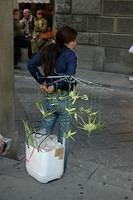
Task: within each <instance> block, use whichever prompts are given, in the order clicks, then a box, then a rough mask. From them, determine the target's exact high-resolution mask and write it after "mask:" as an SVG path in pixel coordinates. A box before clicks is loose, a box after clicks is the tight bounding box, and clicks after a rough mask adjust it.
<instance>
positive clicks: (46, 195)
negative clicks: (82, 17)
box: [0, 68, 133, 200]
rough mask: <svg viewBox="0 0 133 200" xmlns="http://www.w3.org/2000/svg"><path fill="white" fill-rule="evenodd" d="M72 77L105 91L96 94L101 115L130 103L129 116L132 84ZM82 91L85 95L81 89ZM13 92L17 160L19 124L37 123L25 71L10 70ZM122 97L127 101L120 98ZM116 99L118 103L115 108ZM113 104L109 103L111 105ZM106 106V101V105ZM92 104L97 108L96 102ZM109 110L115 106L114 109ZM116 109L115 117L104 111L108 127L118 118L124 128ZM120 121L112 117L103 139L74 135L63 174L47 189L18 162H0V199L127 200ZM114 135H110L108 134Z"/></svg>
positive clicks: (34, 90) (85, 74) (97, 75)
mask: <svg viewBox="0 0 133 200" xmlns="http://www.w3.org/2000/svg"><path fill="white" fill-rule="evenodd" d="M77 77H79V78H80V79H83V80H84V83H85V85H90V86H93V90H94V92H95V93H96V92H97V91H96V90H97V86H98V90H100V88H106V89H107V91H102V98H103V105H104V106H105V107H103V106H102V109H103V112H105V113H106V112H110V111H111V110H113V109H114V110H115V109H117V107H118V105H120V109H122V107H123V106H122V105H125V103H126V102H128V103H130V107H129V104H128V107H127V109H128V110H130V111H132V110H131V108H132V105H133V101H132V99H133V98H132V97H133V96H132V89H133V83H132V82H130V81H129V80H128V75H123V74H113V73H103V72H94V71H86V70H78V72H77ZM108 89H109V91H108ZM110 89H112V90H110ZM79 90H80V91H81V93H82V91H83V90H84V89H83V88H82V87H79ZM85 90H86V91H87V90H88V89H87V87H85ZM91 91H92V90H91ZM119 91H120V92H119ZM121 91H122V93H121ZM15 92H16V95H15V102H16V128H17V130H18V131H19V141H18V142H19V144H18V145H19V149H20V154H21V156H22V157H23V156H24V155H25V150H24V142H25V136H24V130H23V127H22V120H28V121H30V122H31V124H33V125H34V126H35V127H37V126H38V125H39V123H40V120H41V116H40V114H39V112H38V111H36V109H35V106H34V103H33V101H34V100H36V99H39V98H40V93H39V92H38V85H37V84H36V82H35V81H34V80H33V79H32V77H31V76H30V74H29V73H28V71H27V70H26V69H25V68H23V69H22V70H20V71H19V70H18V71H17V70H16V71H15ZM88 92H89V91H88ZM104 92H105V93H106V94H105V93H104ZM113 92H115V96H116V94H117V95H118V97H116V99H114V95H113ZM127 93H128V94H129V95H130V96H129V97H127V99H125V98H126V97H125V96H126V95H125V94H127ZM100 98H101V96H100ZM117 99H118V100H119V102H120V103H119V104H116V103H117V102H118V101H116V100H117ZM113 101H114V103H112V102H113ZM109 102H111V103H110V105H109ZM98 103H100V104H101V102H100V101H99V102H98ZM114 105H116V106H115V107H114ZM107 106H109V107H107ZM120 109H119V113H118V114H119V115H116V114H115V115H114V113H111V112H110V115H112V117H111V118H109V119H108V121H111V120H112V122H111V123H113V122H114V117H118V116H119V117H120V116H122V118H120V119H119V120H121V121H120V122H121V124H124V123H127V121H128V122H129V123H130V121H131V119H130V116H129V113H127V114H125V112H126V111H127V110H126V111H125V110H123V113H124V115H126V117H127V118H126V120H125V119H124V117H123V116H124V115H122V113H121V115H120V112H121V110H120ZM124 109H125V108H124ZM106 115H107V114H105V117H106ZM105 120H106V119H105ZM120 122H119V121H118V119H117V118H116V119H115V123H114V124H113V126H112V124H108V127H107V129H106V131H105V133H104V134H101V135H95V134H94V137H92V138H91V140H87V139H86V138H85V137H83V136H80V137H79V138H78V141H77V143H75V144H74V150H73V151H72V153H71V155H70V158H69V167H68V170H67V171H66V173H65V174H64V176H63V177H62V178H61V179H59V180H56V181H52V182H50V183H48V184H41V183H39V182H37V181H36V180H34V179H33V178H32V177H30V176H29V175H28V173H27V172H26V170H25V160H24V159H21V160H20V161H15V160H11V159H8V158H4V157H1V158H0V160H1V164H0V184H1V187H0V200H8V199H9V198H10V199H14V200H29V199H32V200H37V199H38V200H52V199H55V200H122V199H123V200H124V199H129V200H132V199H133V174H132V167H133V164H132V162H133V159H132V157H131V156H132V150H133V148H132V146H131V145H132V143H130V145H129V146H130V147H129V146H128V149H125V150H124V151H123V152H122V151H121V150H120V149H121V148H123V146H122V145H123V143H122V145H121V143H120V142H121V141H120V140H121V139H124V138H125V136H126V137H127V138H128V141H129V139H131V142H132V141H133V137H132V135H133V134H132V133H133V130H132V126H131V124H128V125H129V126H128V127H127V126H126V127H125V124H124V127H125V128H123V127H122V126H121V127H119V128H118V127H117V128H116V125H119V123H120ZM131 123H132V121H131ZM120 128H121V129H122V131H123V130H124V129H125V132H122V134H121V136H120V137H119V135H120V134H119V133H120ZM129 129H130V130H129ZM114 130H115V132H113V131H114ZM117 132H118V134H117ZM129 132H130V136H129ZM125 133H126V134H125ZM124 134H125V135H124ZM116 137H117V138H116ZM123 137H124V138H123ZM124 144H125V143H124ZM126 144H127V143H126ZM118 145H119V147H118ZM98 153H99V154H98ZM104 158H105V163H104V161H103V160H104ZM116 158H117V159H116ZM126 165H129V166H130V170H128V167H129V166H128V167H125V166H126Z"/></svg>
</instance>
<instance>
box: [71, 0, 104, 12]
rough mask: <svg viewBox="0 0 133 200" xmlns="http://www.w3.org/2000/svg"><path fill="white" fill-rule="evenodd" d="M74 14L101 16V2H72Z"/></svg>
mask: <svg viewBox="0 0 133 200" xmlns="http://www.w3.org/2000/svg"><path fill="white" fill-rule="evenodd" d="M72 13H74V14H101V0H93V1H92V0H82V1H81V0H72Z"/></svg>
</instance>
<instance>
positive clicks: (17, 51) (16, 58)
mask: <svg viewBox="0 0 133 200" xmlns="http://www.w3.org/2000/svg"><path fill="white" fill-rule="evenodd" d="M20 58H21V51H20V47H19V41H18V39H17V37H16V38H14V68H15V69H19V67H18V66H17V64H18V62H19V61H20Z"/></svg>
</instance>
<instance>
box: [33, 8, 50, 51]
mask: <svg viewBox="0 0 133 200" xmlns="http://www.w3.org/2000/svg"><path fill="white" fill-rule="evenodd" d="M47 28H48V24H47V20H46V19H45V18H44V12H43V11H42V10H37V12H36V18H35V20H34V31H33V38H32V41H31V46H32V53H33V54H34V53H36V52H37V51H38V49H39V48H40V47H41V46H42V45H43V44H44V43H45V42H46V39H43V38H42V37H41V35H42V34H43V33H45V32H47Z"/></svg>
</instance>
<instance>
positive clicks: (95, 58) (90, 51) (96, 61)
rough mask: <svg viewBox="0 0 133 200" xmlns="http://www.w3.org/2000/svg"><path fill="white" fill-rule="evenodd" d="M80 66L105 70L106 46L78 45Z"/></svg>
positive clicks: (80, 67) (81, 67)
mask: <svg viewBox="0 0 133 200" xmlns="http://www.w3.org/2000/svg"><path fill="white" fill-rule="evenodd" d="M77 52H78V68H79V69H88V70H97V71H103V62H104V48H103V47H95V46H87V45H78V47H77Z"/></svg>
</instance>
